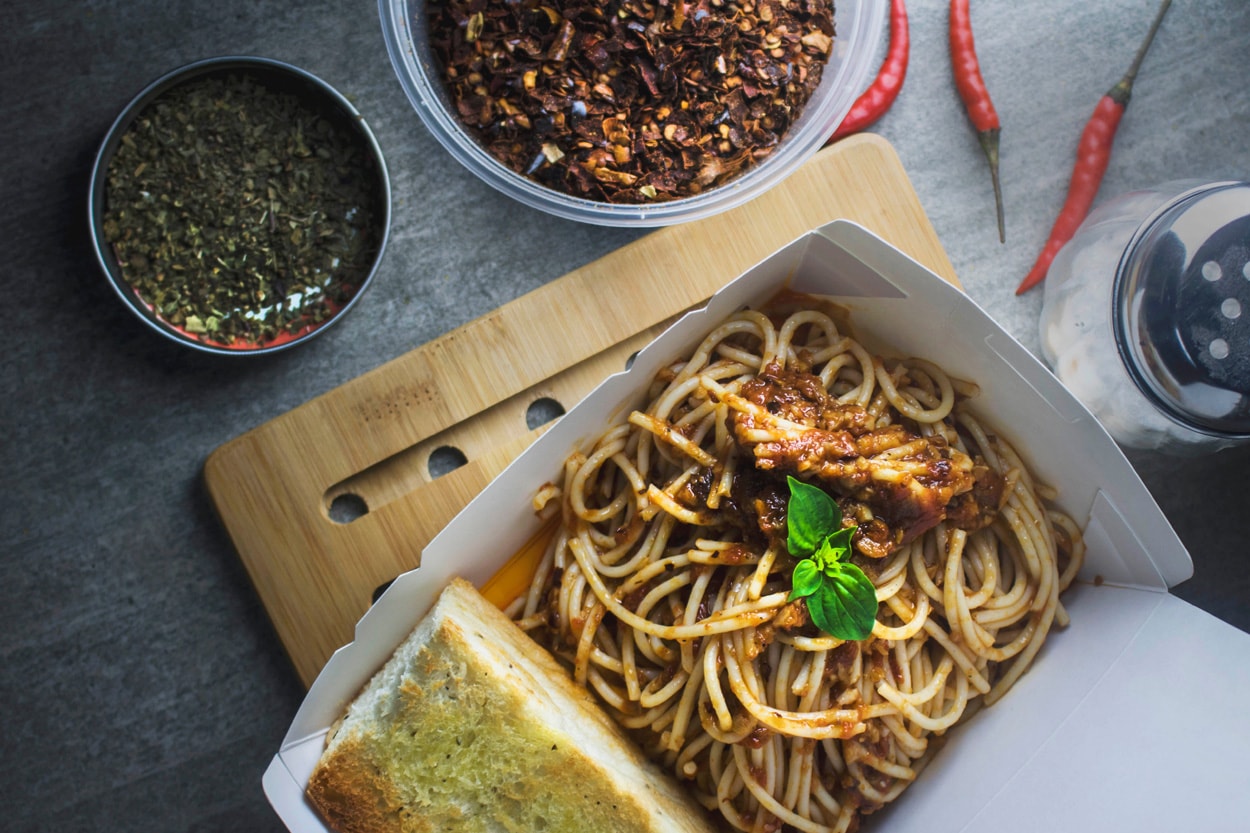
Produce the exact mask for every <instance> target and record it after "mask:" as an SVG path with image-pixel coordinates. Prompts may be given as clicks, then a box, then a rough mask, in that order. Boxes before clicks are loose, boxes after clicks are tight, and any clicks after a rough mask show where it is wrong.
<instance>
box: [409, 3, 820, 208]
mask: <svg viewBox="0 0 1250 833" xmlns="http://www.w3.org/2000/svg"><path fill="white" fill-rule="evenodd" d="M426 13H427V14H428V15H429V21H428V23H429V27H428V31H429V32H430V41H431V46H432V48H433V50H434V54H435V55H436V57H437V59H438V61H439V63H440V66H441V72H442V80H443V82H444V83H445V84H446V86H447V88H448V90H449V92H450V94H451V97H452V100H453V101H454V103H455V107H456V112H457V114H458V115H459V117H460V120H461V122H462V123H463V124H464V125H465V127H466V128H467V129H468V130H469V132H470V133H471V134H473V135H474V136H475V137H476V138H477V140H478V141H479V142H480V143H481V144H482V145H483V147H485V148H486V150H487V151H488V152H489V153H490V154H491V155H492V156H494V157H495V158H496V159H498V160H500V161H501V162H502V163H503V164H505V165H506V166H508V167H509V168H511V169H512V170H513V171H516V172H517V173H519V174H521V175H523V176H526V177H529V178H530V179H532V180H534V181H536V182H538V183H540V184H543V185H546V186H548V187H550V188H553V189H555V190H557V191H561V192H564V193H567V194H571V195H573V196H577V197H583V198H586V199H590V200H595V201H599V202H610V203H642V202H662V201H667V200H672V199H679V198H682V197H688V196H692V195H695V194H698V193H701V192H703V191H705V190H707V189H709V188H713V187H715V186H718V185H721V184H723V183H724V182H726V181H728V180H731V179H733V178H734V177H736V176H738V175H740V174H741V173H742V172H743V171H745V170H747V169H748V168H749V167H751V166H752V165H754V164H756V163H758V162H759V161H760V160H762V159H764V158H765V157H767V156H768V155H769V154H770V153H772V151H773V150H774V149H775V148H776V147H777V146H778V144H779V143H780V142H781V140H782V138H783V137H784V136H785V134H786V132H787V131H788V130H789V129H790V127H791V125H793V124H794V122H795V121H796V120H797V119H798V118H799V116H800V115H801V114H802V111H803V108H804V106H805V105H806V104H807V102H808V100H809V99H810V98H811V95H812V93H813V91H814V90H815V89H816V87H817V86H818V85H819V84H820V79H821V74H822V72H823V70H824V67H825V63H826V61H827V60H828V58H829V55H830V53H831V51H832V48H833V39H834V21H833V0H689V1H688V0H603V2H598V1H597V0H430V2H429V3H428V4H427V5H426Z"/></svg>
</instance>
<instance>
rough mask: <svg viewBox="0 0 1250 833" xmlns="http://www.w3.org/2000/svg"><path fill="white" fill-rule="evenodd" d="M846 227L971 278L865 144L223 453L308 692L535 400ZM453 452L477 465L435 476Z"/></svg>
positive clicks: (234, 526)
mask: <svg viewBox="0 0 1250 833" xmlns="http://www.w3.org/2000/svg"><path fill="white" fill-rule="evenodd" d="M842 218H844V219H849V220H853V221H855V222H858V223H860V224H861V225H863V226H865V227H866V228H868V229H870V230H872V231H873V232H875V233H876V234H878V235H880V236H881V237H883V238H884V239H886V240H888V241H889V242H890V243H892V244H894V245H895V246H897V247H899V248H900V249H902V250H903V251H904V252H906V253H907V254H908V255H910V256H911V257H913V258H914V259H916V260H918V261H919V262H921V263H923V264H925V265H926V266H928V267H929V268H930V269H932V270H933V271H935V272H936V273H937V274H939V275H941V276H942V277H944V278H946V279H947V280H950V281H951V282H955V281H956V278H955V275H954V270H953V268H952V267H951V264H950V261H949V260H948V259H947V257H946V254H945V252H944V251H943V250H942V247H941V244H940V243H939V241H938V239H937V236H936V234H935V233H934V231H933V228H932V226H931V225H930V224H929V221H928V219H927V218H926V217H925V215H924V211H923V209H922V208H921V206H920V204H919V201H918V200H917V198H916V194H915V192H914V190H913V189H912V187H911V183H910V182H909V181H908V179H907V175H906V173H905V171H904V170H903V167H902V164H901V162H900V161H899V159H898V156H897V155H896V154H895V152H894V150H893V148H892V147H891V146H890V145H889V144H888V143H887V142H885V140H883V139H880V138H879V137H876V136H873V135H868V134H865V135H860V136H853V137H850V138H848V139H844V140H842V141H841V142H839V143H837V144H836V145H833V146H832V147H829V148H826V149H824V150H822V151H821V152H820V153H818V154H817V155H816V156H814V157H813V158H812V159H811V160H810V161H809V162H808V163H806V164H805V165H804V166H803V167H802V168H800V169H799V170H798V171H797V172H795V173H794V174H793V175H792V176H790V177H789V178H788V179H786V180H785V181H784V182H782V183H781V184H780V185H778V186H776V187H775V188H774V189H772V190H771V191H769V192H768V193H766V194H764V195H763V196H760V197H758V198H756V199H755V200H753V201H752V202H750V203H747V204H746V205H743V206H740V207H738V208H736V209H732V210H730V211H728V212H725V213H723V214H721V215H718V216H716V217H712V218H709V219H705V220H700V221H697V222H694V223H688V224H685V225H682V226H677V227H670V228H666V229H661V230H659V231H655V232H652V233H650V234H648V235H646V236H645V237H642V238H640V239H638V240H636V241H634V242H633V243H631V244H629V245H627V246H625V247H623V248H621V249H618V250H617V251H615V252H612V253H611V254H609V255H607V256H606V257H603V258H601V259H600V260H597V261H595V262H593V263H591V264H589V265H587V266H584V267H582V268H580V269H577V270H575V271H573V272H570V273H569V274H567V275H564V276H563V277H561V278H559V279H557V280H554V281H552V282H551V283H549V284H547V285H545V286H543V287H541V288H539V289H537V290H535V291H533V292H531V293H529V294H527V295H524V296H522V297H520V298H517V299H516V300H514V301H512V302H510V303H508V304H506V305H504V306H502V307H500V308H499V309H497V310H495V311H494V312H491V313H490V314H488V315H485V316H483V317H481V318H478V319H476V320H474V321H472V322H469V323H468V324H465V325H464V326H462V327H460V328H458V329H456V330H454V331H452V332H450V333H448V334H446V335H444V336H442V337H441V338H439V339H437V340H435V341H432V342H430V343H429V344H426V345H424V346H422V347H419V348H417V349H415V350H413V351H411V352H409V353H407V354H405V355H403V356H400V357H399V358H396V359H394V360H392V361H390V362H388V363H387V364H384V365H382V366H381V367H378V368H377V369H375V370H373V371H371V372H369V373H366V374H365V375H363V376H360V377H359V378H357V379H354V380H352V381H351V382H348V383H346V384H344V385H342V386H340V387H338V388H336V389H334V390H331V391H329V392H328V393H326V394H323V395H322V396H319V397H317V398H316V399H313V400H311V401H309V402H307V403H305V404H304V405H301V406H300V407H298V408H296V409H294V410H292V411H290V412H288V413H286V414H283V415H282V416H280V417H277V418H276V419H273V420H271V421H270V422H268V423H265V424H264V425H261V426H259V427H257V428H255V429H253V430H251V431H249V432H248V433H246V434H244V435H242V436H240V437H238V438H236V439H234V440H232V441H230V442H229V443H226V444H225V445H223V446H221V447H220V448H218V449H216V450H215V451H214V452H213V453H212V454H211V455H210V456H209V458H208V460H207V461H206V463H205V468H204V477H205V481H206V483H207V486H208V490H209V494H210V496H211V499H212V501H213V504H214V506H215V509H216V511H217V514H218V516H219V518H220V519H221V521H222V523H223V524H224V526H225V528H226V530H227V531H228V533H229V535H230V537H231V540H232V541H233V543H234V546H235V548H236V549H237V550H238V553H239V556H240V558H241V559H242V561H243V563H244V565H245V566H246V568H247V570H248V573H249V574H250V576H251V579H252V581H253V582H254V584H255V586H256V589H257V592H258V593H259V595H260V598H261V601H262V603H263V604H264V605H265V608H266V610H267V611H268V613H269V615H270V617H271V618H272V620H273V623H274V626H275V628H276V630H277V632H278V636H279V638H280V639H281V640H282V642H283V645H284V646H285V648H286V650H287V652H288V653H289V654H290V656H291V659H292V661H293V662H294V664H295V668H296V670H297V672H298V674H299V676H300V678H301V679H302V680H303V682H304V684H305V685H309V684H311V682H312V680H313V679H314V678H315V677H316V675H317V673H318V672H319V671H320V670H321V667H322V665H324V664H325V662H326V660H327V659H328V658H329V657H330V655H331V654H332V653H333V652H334V651H335V650H336V649H337V648H338V647H339V646H341V645H344V644H346V643H347V642H350V641H351V639H352V636H353V629H354V627H355V624H356V621H357V620H358V619H359V618H360V616H361V615H362V614H364V612H365V611H366V610H367V609H368V607H369V605H370V604H371V603H372V600H373V598H374V594H375V592H376V591H377V590H378V589H379V588H380V587H382V586H384V585H385V584H386V583H387V582H388V581H390V580H391V579H393V578H394V577H395V576H396V575H398V574H399V573H401V572H403V571H405V570H409V569H411V568H413V567H416V566H417V565H418V562H419V560H420V553H421V550H422V548H423V547H424V546H425V545H426V543H427V542H428V541H429V540H430V539H431V538H433V537H434V535H435V534H437V532H438V531H439V530H440V529H442V527H443V526H444V525H446V524H447V522H448V521H450V520H451V519H452V517H453V516H454V515H455V514H456V513H457V512H458V511H459V510H460V509H461V508H462V507H463V506H464V505H465V504H467V503H468V502H469V500H470V499H472V497H473V496H474V495H476V494H477V493H478V492H479V491H480V490H481V489H482V488H483V487H484V486H485V485H486V484H487V483H488V482H489V481H490V479H491V478H492V477H494V476H495V474H497V473H498V472H499V471H501V470H502V469H503V468H504V467H505V466H506V465H507V463H508V462H510V461H511V460H512V459H513V458H514V457H515V456H516V455H517V454H519V453H520V452H521V451H522V450H523V449H524V448H525V447H526V446H527V445H528V444H529V443H530V442H531V441H532V440H533V439H534V438H535V437H537V436H538V433H539V432H540V431H541V430H542V428H541V427H539V428H530V427H529V425H528V424H527V412H528V411H530V408H531V406H532V405H534V403H536V402H537V403H539V404H540V405H541V404H545V405H547V406H551V405H552V403H553V402H554V403H556V404H558V405H559V406H560V407H562V408H564V409H567V408H571V407H572V406H573V405H574V404H575V403H576V402H577V401H578V400H579V399H580V398H581V397H582V396H583V395H585V394H586V393H588V392H589V391H590V390H591V389H592V388H593V387H594V386H595V385H596V384H598V382H599V381H601V380H602V379H603V378H604V377H606V376H607V375H609V374H611V373H613V372H615V371H617V370H620V369H622V368H623V367H624V366H625V363H626V361H627V360H628V358H629V356H631V355H632V354H633V353H634V352H636V351H637V350H638V349H639V348H641V347H642V346H643V345H645V344H646V343H647V342H648V341H650V340H651V339H652V338H654V337H655V336H656V335H658V334H659V333H660V332H661V331H662V330H663V328H664V326H666V325H667V324H668V323H669V322H671V321H672V320H673V319H674V318H675V317H676V316H678V315H679V314H681V313H682V312H684V311H686V310H688V309H689V308H691V307H694V306H697V305H699V304H701V303H702V302H703V301H705V300H706V299H707V298H709V297H710V296H711V295H712V294H713V293H715V292H716V290H718V289H720V287H721V286H723V285H724V284H725V283H727V282H729V281H730V280H731V279H733V278H734V277H736V276H737V275H738V274H739V273H741V272H743V271H745V270H746V269H748V268H750V267H751V266H753V265H755V264H756V263H757V262H759V261H760V260H762V259H764V258H765V257H767V256H768V255H770V254H772V252H774V251H775V250H777V249H779V248H781V247H782V246H784V245H785V244H787V243H789V242H790V241H791V240H793V239H795V238H796V237H799V236H800V235H802V234H803V233H804V232H806V231H809V230H810V229H813V228H816V227H818V226H821V225H823V224H825V223H827V222H829V221H832V220H835V219H842ZM501 356H507V357H508V360H507V361H506V362H501V361H487V360H485V359H486V357H501ZM447 457H451V458H458V459H460V460H465V461H467V462H463V464H462V465H460V466H459V468H455V469H454V470H451V471H449V472H448V473H445V474H442V475H441V476H439V477H434V476H433V475H431V474H430V468H431V464H432V463H433V464H438V462H439V461H440V460H442V459H445V458H447Z"/></svg>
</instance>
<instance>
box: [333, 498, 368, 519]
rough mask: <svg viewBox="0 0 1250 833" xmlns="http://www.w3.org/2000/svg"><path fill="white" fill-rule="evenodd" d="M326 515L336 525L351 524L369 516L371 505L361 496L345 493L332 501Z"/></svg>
mask: <svg viewBox="0 0 1250 833" xmlns="http://www.w3.org/2000/svg"><path fill="white" fill-rule="evenodd" d="M326 514H327V515H329V516H330V520H332V521H334V522H335V523H336V524H349V523H351V522H352V521H356V520H359V519H360V518H363V517H364V516H365V515H368V514H369V504H367V503H365V499H364V498H362V497H361V496H360V495H357V494H353V493H351V492H344V493H343V494H341V495H337V496H336V497H335V498H334V500H332V501H330V508H329V509H327V510H326Z"/></svg>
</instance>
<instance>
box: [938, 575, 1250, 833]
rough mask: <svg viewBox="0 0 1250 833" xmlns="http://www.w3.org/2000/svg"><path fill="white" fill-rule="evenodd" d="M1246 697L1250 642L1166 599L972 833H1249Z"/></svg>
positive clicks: (982, 814)
mask: <svg viewBox="0 0 1250 833" xmlns="http://www.w3.org/2000/svg"><path fill="white" fill-rule="evenodd" d="M1247 691H1250V635H1247V634H1245V633H1243V632H1242V631H1239V630H1237V629H1236V628H1233V627H1231V626H1229V625H1226V624H1224V623H1223V622H1220V621H1219V620H1217V619H1215V618H1214V617H1212V616H1209V615H1208V614H1206V613H1205V612H1203V611H1201V610H1198V609H1197V608H1194V607H1192V606H1191V605H1189V604H1188V603H1186V602H1184V601H1182V600H1180V599H1178V598H1176V597H1174V596H1161V597H1160V598H1159V600H1158V604H1157V605H1156V606H1155V607H1154V609H1153V610H1152V611H1151V615H1150V617H1149V618H1148V619H1147V620H1146V621H1145V622H1144V623H1143V625H1142V627H1141V629H1140V630H1139V631H1138V633H1137V635H1136V636H1135V638H1134V639H1133V640H1132V642H1131V643H1130V644H1129V645H1128V646H1127V647H1126V648H1125V650H1124V652H1123V653H1122V654H1121V655H1120V657H1119V658H1118V659H1117V661H1116V662H1115V664H1114V665H1113V666H1112V667H1111V668H1109V669H1108V670H1107V673H1106V674H1104V675H1103V677H1102V678H1101V679H1100V680H1099V681H1098V683H1097V685H1096V686H1095V687H1094V688H1093V689H1092V690H1091V691H1090V692H1089V694H1088V695H1087V696H1086V697H1085V698H1083V699H1082V701H1081V702H1080V704H1079V705H1078V706H1077V708H1076V709H1075V710H1074V711H1073V712H1072V714H1071V715H1070V716H1069V717H1068V719H1067V720H1065V721H1064V722H1063V723H1062V724H1061V725H1059V726H1057V727H1056V728H1055V731H1054V733H1053V734H1052V735H1051V736H1050V737H1049V738H1048V739H1047V740H1046V742H1045V743H1044V744H1043V745H1042V746H1041V747H1040V748H1039V749H1038V751H1037V754H1036V755H1034V756H1033V757H1032V758H1031V759H1030V760H1029V761H1028V763H1027V764H1026V765H1025V766H1024V767H1023V768H1021V769H1020V770H1019V771H1018V772H1017V773H1016V774H1015V776H1014V777H1013V778H1012V779H1011V781H1010V782H1008V783H1007V784H1006V785H1005V786H1004V787H1003V789H1002V790H1001V791H1000V792H999V793H997V794H996V795H994V796H993V797H992V798H991V800H990V801H989V802H987V803H986V806H985V807H984V808H983V809H982V810H981V811H980V812H979V813H978V814H977V815H976V816H975V817H974V818H973V819H972V820H971V822H970V823H969V824H968V825H967V826H966V827H965V828H963V829H965V830H967V831H976V832H977V833H981V831H984V833H989V831H999V830H1004V829H1010V830H1013V831H1018V833H1024V832H1025V831H1038V833H1042V831H1046V833H1050V831H1055V830H1072V831H1084V830H1089V831H1107V830H1168V831H1172V830H1233V829H1239V828H1243V827H1244V826H1245V825H1246V824H1247V821H1246V820H1247V819H1250V765H1248V764H1247V762H1246V741H1247V739H1248V738H1250V712H1248V711H1247V710H1246V703H1245V693H1246V692H1247Z"/></svg>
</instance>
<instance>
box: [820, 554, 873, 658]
mask: <svg viewBox="0 0 1250 833" xmlns="http://www.w3.org/2000/svg"><path fill="white" fill-rule="evenodd" d="M834 566H835V567H836V568H837V569H836V570H834V573H833V575H829V574H828V573H826V574H825V576H824V580H823V581H822V582H821V585H820V589H819V590H817V591H816V592H815V593H813V594H812V595H811V596H809V597H808V598H807V612H808V615H810V616H811V617H812V622H814V623H815V625H816V627H818V628H820V629H821V630H822V631H824V632H825V633H827V634H829V635H830V636H832V637H835V638H837V639H845V640H848V641H849V640H855V641H858V640H861V639H867V638H868V636H869V635H871V634H872V626H873V624H874V623H875V622H876V620H877V590H876V588H875V587H873V584H872V580H871V579H869V578H868V576H866V575H864V571H863V570H861V569H860V568H859V567H858V566H856V565H854V564H850V563H847V562H839V563H837V564H835V565H834Z"/></svg>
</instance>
